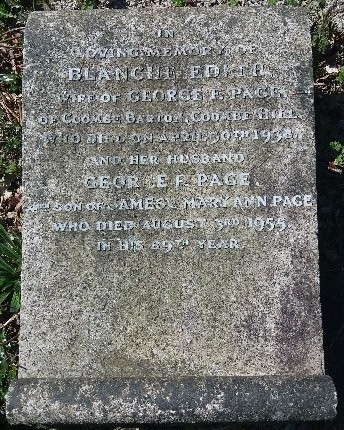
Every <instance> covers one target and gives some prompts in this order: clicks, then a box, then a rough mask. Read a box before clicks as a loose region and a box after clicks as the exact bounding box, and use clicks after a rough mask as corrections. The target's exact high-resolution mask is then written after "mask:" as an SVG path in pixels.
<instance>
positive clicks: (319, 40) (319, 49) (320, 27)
mask: <svg viewBox="0 0 344 430" xmlns="http://www.w3.org/2000/svg"><path fill="white" fill-rule="evenodd" d="M330 33H331V21H330V19H329V17H328V16H327V15H325V16H324V17H323V18H322V19H320V20H319V21H318V22H316V23H315V24H314V27H313V31H312V41H313V46H314V49H315V53H316V54H317V55H319V54H320V55H323V54H325V52H326V50H327V49H328V48H329V46H330Z"/></svg>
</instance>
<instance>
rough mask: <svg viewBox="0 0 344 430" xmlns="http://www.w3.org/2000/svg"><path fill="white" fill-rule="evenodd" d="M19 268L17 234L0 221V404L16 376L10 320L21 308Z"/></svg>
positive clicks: (14, 349) (19, 246)
mask: <svg viewBox="0 0 344 430" xmlns="http://www.w3.org/2000/svg"><path fill="white" fill-rule="evenodd" d="M20 271H21V239H20V236H19V235H17V234H10V233H8V232H7V231H6V230H5V228H4V227H3V226H2V225H1V224H0V317H1V318H0V321H1V322H3V324H2V325H1V326H0V403H2V404H3V403H4V399H5V395H6V393H7V389H8V386H9V383H10V381H11V380H12V379H13V378H15V377H16V375H17V360H18V359H17V347H16V343H17V342H16V340H15V341H13V339H16V337H17V333H16V330H15V329H13V326H11V324H10V323H9V322H11V320H14V319H15V318H16V314H17V313H18V312H19V308H20ZM13 314H14V315H13ZM11 315H12V316H11ZM5 320H7V322H5ZM12 323H13V321H12Z"/></svg>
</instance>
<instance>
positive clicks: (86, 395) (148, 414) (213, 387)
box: [6, 375, 337, 427]
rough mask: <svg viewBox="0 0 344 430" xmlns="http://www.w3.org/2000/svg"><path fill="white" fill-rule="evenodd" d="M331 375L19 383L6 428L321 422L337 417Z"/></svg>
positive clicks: (11, 391)
mask: <svg viewBox="0 0 344 430" xmlns="http://www.w3.org/2000/svg"><path fill="white" fill-rule="evenodd" d="M336 405H337V397H336V390H335V387H334V385H333V382H332V379H331V378H330V377H329V376H325V375H317V376H310V377H300V378H298V377H287V376H257V377H255V376H252V377H245V376H233V377H179V378H173V379H172V378H171V379H167V378H166V379H160V378H115V379H104V380H102V379H92V378H89V379H87V378H76V379H35V378H27V379H24V378H23V379H18V380H16V381H13V382H12V384H11V386H10V389H9V392H8V395H7V405H6V408H7V411H6V412H7V419H8V421H9V423H10V424H24V425H29V426H30V425H31V426H33V425H44V426H48V427H49V426H51V427H53V426H54V427H58V426H60V425H62V426H66V425H81V424H82V425H90V424H93V425H106V424H126V425H128V424H152V423H154V424H163V423H165V424H167V423H201V422H203V423H226V422H227V423H233V422H262V421H264V422H267V421H269V422H272V421H275V422H278V421H319V420H329V419H332V418H334V417H335V416H336Z"/></svg>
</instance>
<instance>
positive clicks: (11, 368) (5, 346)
mask: <svg viewBox="0 0 344 430" xmlns="http://www.w3.org/2000/svg"><path fill="white" fill-rule="evenodd" d="M16 376H17V365H16V355H15V354H14V353H13V352H12V345H11V342H10V341H9V339H8V336H7V335H6V331H5V329H4V328H1V329H0V401H4V399H5V395H6V393H7V390H8V386H9V383H10V382H11V380H12V379H14V378H15V377H16Z"/></svg>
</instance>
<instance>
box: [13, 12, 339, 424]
mask: <svg viewBox="0 0 344 430" xmlns="http://www.w3.org/2000/svg"><path fill="white" fill-rule="evenodd" d="M25 64H26V66H25V79H24V119H25V134H24V138H25V145H24V154H23V168H24V181H25V195H26V213H25V224H24V248H23V254H24V262H23V279H22V285H23V304H22V313H21V321H22V332H21V343H20V346H21V349H20V360H21V367H20V375H19V377H20V378H21V381H20V382H18V383H17V384H19V385H17V387H19V386H20V387H23V386H25V384H28V385H27V389H28V391H27V393H29V392H31V391H30V390H31V388H30V387H32V384H35V382H32V381H36V379H37V378H44V379H47V380H48V381H50V379H51V378H58V379H61V380H64V379H68V380H69V379H70V378H73V379H74V378H82V381H83V378H87V377H90V376H92V378H95V379H106V380H107V379H108V380H111V381H113V380H114V379H115V380H117V381H122V380H123V378H134V380H140V381H141V380H142V378H169V380H171V381H172V380H173V379H174V378H180V377H185V376H187V377H193V378H205V380H209V379H208V378H213V377H222V376H226V377H243V376H252V377H254V378H257V377H262V378H263V379H259V378H258V379H257V381H260V380H265V379H264V378H266V377H267V376H271V377H272V376H273V377H277V380H278V378H279V377H283V378H291V380H294V379H293V378H298V377H299V378H300V379H301V380H302V381H312V380H313V379H312V378H313V377H320V375H322V373H323V365H322V362H323V352H322V330H321V315H320V306H319V278H318V252H317V237H316V234H317V224H316V192H315V149H314V132H313V131H314V130H313V129H314V124H313V101H312V97H313V93H312V67H311V48H310V36H309V29H308V21H307V19H306V16H305V14H304V13H303V11H302V10H300V9H298V8H260V9H250V8H249V9H240V8H234V9H227V8H223V9H221V8H218V9H211V10H195V9H178V10H167V9H164V10H142V11H140V12H139V13H138V11H134V10H130V11H92V12H58V13H34V14H32V15H31V17H30V19H29V22H28V26H27V30H26V41H25ZM43 303H44V305H43ZM276 375H277V376H276ZM32 378H33V379H32ZM305 378H306V379H305ZM307 378H310V379H307ZM194 380H195V379H194ZM210 380H212V379H210ZM320 380H321V381H323V379H322V378H320ZM82 381H81V382H80V381H76V382H75V384H76V387H78V386H80V387H82V386H83V384H84V382H82ZM245 381H247V380H246V379H245ZM245 381H244V382H242V383H243V384H244V385H245V383H246V382H245ZM324 381H326V379H325V380H324ZM50 383H52V382H49V383H46V384H45V383H44V382H39V381H38V382H37V390H36V391H34V392H35V393H36V396H37V397H39V398H40V394H39V393H40V390H41V388H40V387H42V386H43V387H45V388H44V390H46V391H45V392H46V393H48V392H49V387H50V385H49V384H50ZM119 383H120V382H119ZM142 383H143V382H142ZM147 383H148V382H147ZM42 384H43V385H42ZM52 384H53V383H52ZM61 384H62V386H64V385H63V382H61ZM105 384H107V383H105ZM257 384H258V385H257V386H259V384H260V383H258V382H257ZM310 384H311V385H310V387H312V386H313V385H312V383H311V382H310ZM244 385H243V387H244ZM96 386H98V385H97V383H96ZM52 387H54V384H53V385H52ZM228 389H229V388H228ZM14 390H16V388H14ZM51 390H52V391H50V394H47V396H48V397H49V396H54V395H55V394H54V390H53V388H52V389H51ZM309 390H311V388H309ZM196 391H197V390H196ZM253 391H254V392H255V389H254V390H253ZM34 392H32V393H31V394H32V396H33V397H32V399H34V394H33V393H34ZM290 392H294V391H293V389H291V391H290ZM309 392H310V391H309ZM332 394H333V396H334V392H333V393H332ZM228 396H229V395H228ZM278 396H279V394H278ZM310 396H311V395H309V396H306V398H308V399H309V398H310ZM333 396H328V395H325V394H324V398H323V401H324V403H325V404H327V403H326V402H327V400H326V399H332V403H331V407H325V409H324V410H322V409H321V408H318V409H317V410H318V412H319V414H318V415H317V417H318V418H317V419H321V418H327V417H329V416H330V415H331V414H332V412H329V411H333V408H334V400H333V398H334V397H333ZM30 397H31V395H30ZM13 398H14V397H13V395H12V396H10V397H9V399H10V401H9V410H14V409H15V408H13V407H12V406H11V401H13ZM42 398H44V397H42ZM297 398H298V397H297ZM11 399H12V400H11ZM23 399H25V396H24V397H23ZM140 401H143V402H144V400H142V399H141V400H140ZM330 402H331V400H330ZM318 403H321V401H319V402H318ZM26 404H27V402H26V400H23V401H22V403H21V407H23V408H25V405H26ZM31 404H36V405H38V404H39V401H38V400H37V402H34V401H33V402H32V403H31ZM47 404H49V402H48V403H47ZM51 404H52V403H51ZM285 407H286V409H285V412H283V411H282V412H281V413H282V415H283V417H284V416H289V415H290V414H291V415H290V416H292V415H293V413H292V412H290V410H289V409H288V408H287V406H285ZM257 408H258V406H257ZM100 409H101V410H102V408H100ZM49 410H50V412H49ZM259 410H260V403H259ZM300 410H301V409H300ZM302 410H303V419H309V416H310V415H312V413H313V412H309V410H308V409H307V408H303V409H302ZM312 410H313V409H312ZM325 410H326V411H325ZM288 411H289V412H288ZM36 412H37V411H36ZM36 412H35V411H34V410H31V414H32V417H33V416H37V415H35V414H36ZM49 413H51V414H52V416H53V414H54V412H53V407H52V406H51V407H50V409H49V408H48V409H47V410H46V414H47V415H46V416H48V415H49ZM66 413H67V412H66ZM259 413H260V411H258V409H257V414H259ZM100 414H101V413H100ZM219 414H220V415H221V413H220V412H219ZM224 414H225V413H224ZM226 414H227V413H226ZM252 414H253V415H254V413H253V412H252ZM288 414H289V415H288ZM24 415H25V414H24ZM29 415H30V414H29V413H27V414H26V417H27V418H26V419H27V421H28V422H33V421H30V418H29ZM110 415H111V414H110ZM110 415H108V416H110ZM220 415H219V416H220ZM227 415H228V419H229V415H230V414H229V413H228V414H227ZM253 415H252V416H253ZM301 415H302V414H301V413H300V416H299V418H300V419H301V418H302V417H301ZM16 416H17V417H19V416H20V411H19V410H18V409H16V414H14V413H13V414H11V418H10V419H11V420H12V422H14V423H15V422H24V421H20V420H19V418H17V420H18V421H16V418H15V417H16ZM116 416H117V415H116ZM312 416H313V415H312ZM113 417H114V415H113ZM166 417H167V415H166ZM213 418H214V417H212V418H211V419H213ZM269 418H271V419H273V416H272V415H271V416H269ZM70 419H71V418H70ZM106 419H107V418H106V414H105V415H104V416H103V417H102V418H100V421H101V422H105V421H102V420H106ZM111 419H114V418H111ZM188 419H189V418H188ZM188 419H187V420H188ZM33 420H34V419H33ZM74 420H75V423H77V422H78V414H77V413H76V414H75V416H74ZM116 420H117V418H116ZM118 420H119V422H122V423H124V422H134V421H133V418H132V416H131V415H130V411H127V410H125V408H123V410H122V418H121V419H119V418H118ZM190 420H191V418H190ZM165 421H168V419H167V418H166V419H165ZM46 422H49V419H46ZM54 422H55V421H54Z"/></svg>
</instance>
